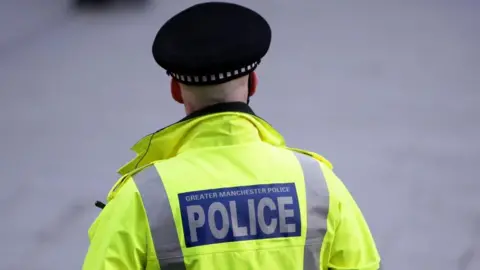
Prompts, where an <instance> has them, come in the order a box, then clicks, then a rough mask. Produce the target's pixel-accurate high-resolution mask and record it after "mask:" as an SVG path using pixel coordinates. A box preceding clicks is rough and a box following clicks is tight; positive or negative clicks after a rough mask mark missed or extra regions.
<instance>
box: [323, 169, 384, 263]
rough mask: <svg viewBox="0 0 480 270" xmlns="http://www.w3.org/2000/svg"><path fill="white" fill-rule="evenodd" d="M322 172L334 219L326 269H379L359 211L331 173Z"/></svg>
mask: <svg viewBox="0 0 480 270" xmlns="http://www.w3.org/2000/svg"><path fill="white" fill-rule="evenodd" d="M323 171H324V174H325V176H326V177H325V178H326V180H327V184H328V186H329V192H330V193H331V196H332V198H331V203H333V205H332V207H331V211H332V213H331V214H332V216H333V217H334V219H335V222H332V224H335V228H334V237H333V243H331V249H330V256H329V262H328V268H329V269H332V270H334V269H356V270H378V269H380V256H379V254H378V251H377V247H376V245H375V241H374V239H373V236H372V234H371V233H370V229H369V227H368V224H367V222H366V221H365V218H364V217H363V214H362V212H361V211H360V208H359V207H358V205H357V204H356V202H355V200H354V199H353V197H352V195H351V194H350V192H349V191H348V190H347V188H346V187H345V185H344V184H343V183H342V181H341V180H340V179H339V178H338V177H337V176H336V175H335V174H334V173H333V171H331V170H329V169H326V168H324V170H323ZM329 215H330V213H329Z"/></svg>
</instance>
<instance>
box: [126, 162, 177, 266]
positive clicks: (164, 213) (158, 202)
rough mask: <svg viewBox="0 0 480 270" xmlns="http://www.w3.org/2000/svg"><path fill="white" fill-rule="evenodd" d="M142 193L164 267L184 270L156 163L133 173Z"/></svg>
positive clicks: (156, 247)
mask: <svg viewBox="0 0 480 270" xmlns="http://www.w3.org/2000/svg"><path fill="white" fill-rule="evenodd" d="M133 179H134V181H135V184H136V185H137V188H138V190H139V192H140V194H141V196H142V201H143V206H144V207H145V212H146V214H147V217H148V221H149V224H150V231H151V233H152V238H153V243H154V245H155V252H156V254H157V258H158V263H159V264H160V269H161V270H185V269H186V267H185V263H184V260H183V253H182V248H181V246H180V241H179V239H178V234H177V229H176V227H175V221H174V217H173V214H172V209H171V206H170V202H169V200H168V196H167V192H166V190H165V187H164V185H163V181H162V179H161V176H160V174H159V173H158V171H157V169H156V168H155V166H153V165H152V166H150V167H147V168H145V169H143V170H142V171H140V172H138V173H137V174H135V175H134V176H133Z"/></svg>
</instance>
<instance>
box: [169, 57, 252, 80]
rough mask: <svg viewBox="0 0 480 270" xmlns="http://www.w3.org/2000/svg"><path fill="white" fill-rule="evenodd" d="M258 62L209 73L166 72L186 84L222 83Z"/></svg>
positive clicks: (243, 73)
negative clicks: (230, 69)
mask: <svg viewBox="0 0 480 270" xmlns="http://www.w3.org/2000/svg"><path fill="white" fill-rule="evenodd" d="M259 64H260V61H256V62H254V63H252V64H250V65H247V66H244V67H241V68H238V69H235V70H232V71H227V72H220V73H216V74H210V75H185V74H178V73H174V72H167V74H168V75H170V76H172V77H173V78H175V79H176V80H177V81H179V82H181V83H184V84H187V85H211V84H220V83H224V82H227V81H230V80H233V79H236V78H239V77H242V76H244V75H247V74H248V73H250V72H252V71H254V70H255V68H257V66H258V65H259Z"/></svg>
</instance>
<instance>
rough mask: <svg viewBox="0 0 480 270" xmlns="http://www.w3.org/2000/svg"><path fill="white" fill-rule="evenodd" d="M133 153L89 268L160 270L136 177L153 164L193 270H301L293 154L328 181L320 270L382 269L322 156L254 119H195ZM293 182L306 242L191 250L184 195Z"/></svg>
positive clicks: (301, 194) (96, 235)
mask: <svg viewBox="0 0 480 270" xmlns="http://www.w3.org/2000/svg"><path fill="white" fill-rule="evenodd" d="M272 146H273V147H272ZM132 149H133V150H134V151H135V152H136V153H137V157H136V158H135V159H133V160H132V161H130V162H129V163H127V164H126V165H125V166H123V167H122V168H121V169H119V173H120V174H122V177H121V178H120V180H119V181H118V182H117V184H116V185H115V186H114V187H113V188H112V190H111V191H110V193H109V195H108V204H107V207H106V208H105V209H103V210H102V212H101V214H100V215H99V217H98V218H97V220H96V221H95V222H94V224H92V227H91V229H90V231H89V236H90V239H91V246H90V248H89V251H88V253H87V256H86V259H85V264H84V268H83V269H88V270H110V269H112V270H113V269H148V270H158V269H160V267H159V265H158V261H157V257H156V254H155V250H154V248H153V240H152V236H151V233H150V229H149V225H148V221H147V218H146V214H145V210H144V207H143V204H142V201H141V198H140V195H139V191H138V189H137V187H136V185H135V183H134V182H133V181H131V177H130V175H132V174H134V173H135V172H136V171H138V170H141V168H142V167H145V166H148V165H149V164H152V163H154V164H155V166H156V168H157V169H158V171H159V172H160V175H161V177H162V179H163V181H164V185H165V188H166V191H167V194H168V196H169V201H170V204H171V206H172V208H173V213H177V214H176V215H174V219H175V224H176V226H177V232H178V234H179V235H178V236H179V239H180V243H181V244H182V249H183V255H184V257H185V259H184V260H185V262H186V264H187V265H188V266H189V267H188V268H187V269H189V270H203V269H216V267H218V268H220V269H233V270H235V269H277V270H282V269H285V270H287V269H288V270H291V269H292V270H294V269H302V264H301V263H302V262H303V249H304V244H305V237H306V227H305V226H303V225H304V224H307V221H306V216H305V212H306V211H305V209H306V199H305V185H304V182H303V177H302V171H301V167H300V166H299V165H298V162H297V161H296V158H295V156H294V155H293V153H292V152H291V151H290V150H294V151H299V152H302V153H305V154H309V155H311V156H312V157H315V158H317V159H318V160H319V166H321V168H322V171H323V172H324V175H325V177H326V179H327V185H328V188H329V193H330V210H329V215H328V231H327V234H326V235H325V238H324V242H323V246H322V249H321V254H320V257H321V262H322V266H321V269H322V270H324V269H325V270H326V269H327V268H328V267H330V268H331V269H361V270H373V269H378V264H379V261H380V259H379V256H378V252H377V250H376V247H375V243H374V241H373V239H372V237H371V234H370V232H369V230H368V226H367V225H366V223H365V220H364V219H363V216H362V214H361V212H360V210H359V209H358V207H357V205H356V203H355V201H354V200H353V198H352V197H351V196H350V194H349V193H348V191H347V189H346V188H345V186H344V185H343V184H342V182H341V181H340V180H339V179H338V178H337V177H336V176H335V175H334V173H333V172H332V170H331V168H332V166H331V164H330V163H329V162H328V161H327V160H326V159H324V158H323V157H321V156H319V155H318V154H315V153H311V152H308V151H304V150H300V149H290V148H288V147H286V146H285V142H284V140H283V138H282V136H281V135H280V134H279V133H278V132H277V131H275V130H274V129H273V128H272V127H271V126H270V125H268V124H267V123H266V122H264V121H263V120H261V119H259V118H257V117H255V116H252V115H248V114H242V113H230V112H229V113H219V114H214V115H208V116H203V117H199V118H195V119H192V120H189V121H186V122H181V123H177V124H175V125H173V126H170V127H168V128H166V129H164V130H162V131H160V132H157V133H156V134H154V135H149V136H147V137H145V138H143V139H142V140H140V141H139V142H138V143H137V144H136V145H135V146H134V147H133V148H132ZM227 160H228V161H229V162H227ZM292 164H297V165H296V166H295V165H292ZM219 168H221V169H219ZM191 179H195V181H193V180H191ZM292 181H295V183H296V187H297V193H298V200H299V206H300V212H301V213H303V214H302V216H301V219H302V224H303V225H302V227H303V228H302V236H301V237H290V238H275V239H264V240H257V241H241V242H230V243H222V244H214V245H206V246H199V247H193V248H185V243H184V236H183V228H182V222H181V219H180V218H181V217H180V215H179V214H178V213H179V212H180V211H179V210H178V207H179V206H178V204H179V202H178V196H177V194H178V193H182V192H186V191H194V190H204V189H212V188H221V187H232V186H238V185H251V184H262V183H265V184H266V183H287V182H292Z"/></svg>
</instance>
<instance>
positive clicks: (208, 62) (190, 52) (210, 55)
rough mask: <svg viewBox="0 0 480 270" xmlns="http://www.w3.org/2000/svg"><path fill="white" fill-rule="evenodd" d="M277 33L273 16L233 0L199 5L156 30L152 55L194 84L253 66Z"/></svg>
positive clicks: (232, 75)
mask: <svg viewBox="0 0 480 270" xmlns="http://www.w3.org/2000/svg"><path fill="white" fill-rule="evenodd" d="M271 39H272V32H271V29H270V26H269V25H268V22H267V21H266V20H265V19H264V18H263V17H262V16H261V15H260V14H258V13H256V12H255V11H253V10H251V9H249V8H246V7H243V6H240V5H237V4H232V3H224V2H207V3H202V4H197V5H194V6H192V7H190V8H187V9H185V10H183V11H182V12H180V13H178V14H177V15H175V16H174V17H172V18H171V19H170V20H168V21H167V22H166V23H165V24H164V25H163V26H162V28H160V30H159V31H158V33H157V36H156V37H155V40H154V42H153V46H152V52H153V57H154V59H155V61H156V62H157V64H158V65H160V66H161V67H162V68H164V69H165V70H167V74H169V75H171V76H172V77H174V78H175V79H176V80H178V81H180V82H182V83H184V84H189V85H213V84H220V83H224V82H227V81H230V80H233V79H236V78H239V77H241V76H244V75H246V74H249V73H250V72H252V71H254V70H255V68H256V67H257V66H258V64H260V60H261V59H262V58H263V57H264V56H265V54H266V53H267V51H268V49H269V47H270V42H271Z"/></svg>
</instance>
